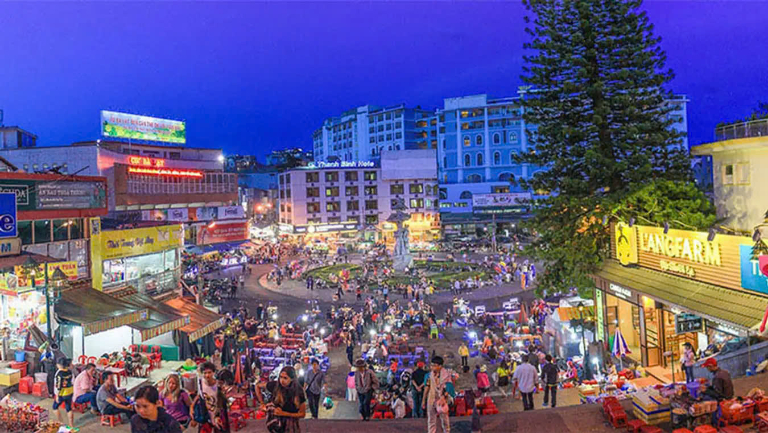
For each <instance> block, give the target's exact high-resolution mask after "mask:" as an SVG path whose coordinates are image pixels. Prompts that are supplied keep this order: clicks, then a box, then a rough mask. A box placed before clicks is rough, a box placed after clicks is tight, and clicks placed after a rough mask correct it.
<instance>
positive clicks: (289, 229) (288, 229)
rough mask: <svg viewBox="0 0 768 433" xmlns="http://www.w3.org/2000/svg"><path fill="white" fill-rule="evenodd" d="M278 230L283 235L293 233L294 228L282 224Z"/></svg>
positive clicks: (278, 226)
mask: <svg viewBox="0 0 768 433" xmlns="http://www.w3.org/2000/svg"><path fill="white" fill-rule="evenodd" d="M277 228H278V230H280V231H281V232H282V233H293V226H292V225H290V224H284V223H280V224H278V225H277Z"/></svg>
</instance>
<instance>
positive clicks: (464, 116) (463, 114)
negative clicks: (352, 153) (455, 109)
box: [461, 110, 469, 119]
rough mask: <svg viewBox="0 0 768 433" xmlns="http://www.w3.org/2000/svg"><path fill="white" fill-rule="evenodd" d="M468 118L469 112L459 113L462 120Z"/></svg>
mask: <svg viewBox="0 0 768 433" xmlns="http://www.w3.org/2000/svg"><path fill="white" fill-rule="evenodd" d="M468 116H469V111H466V110H464V111H462V112H461V118H462V119H464V118H466V117H468Z"/></svg>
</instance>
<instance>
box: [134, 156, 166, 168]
mask: <svg viewBox="0 0 768 433" xmlns="http://www.w3.org/2000/svg"><path fill="white" fill-rule="evenodd" d="M128 163H129V164H131V165H139V166H142V167H165V160H164V159H160V158H150V157H148V156H130V157H128Z"/></svg>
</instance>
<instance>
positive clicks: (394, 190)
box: [389, 184, 403, 194]
mask: <svg viewBox="0 0 768 433" xmlns="http://www.w3.org/2000/svg"><path fill="white" fill-rule="evenodd" d="M389 193H390V194H402V193H403V185H402V184H398V185H390V186H389Z"/></svg>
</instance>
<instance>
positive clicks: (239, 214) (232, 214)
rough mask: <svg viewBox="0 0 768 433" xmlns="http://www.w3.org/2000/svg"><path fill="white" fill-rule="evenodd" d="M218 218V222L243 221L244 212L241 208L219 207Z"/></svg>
mask: <svg viewBox="0 0 768 433" xmlns="http://www.w3.org/2000/svg"><path fill="white" fill-rule="evenodd" d="M218 217H219V219H220V220H226V219H243V218H245V211H244V210H243V207H242V206H219V210H218Z"/></svg>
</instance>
